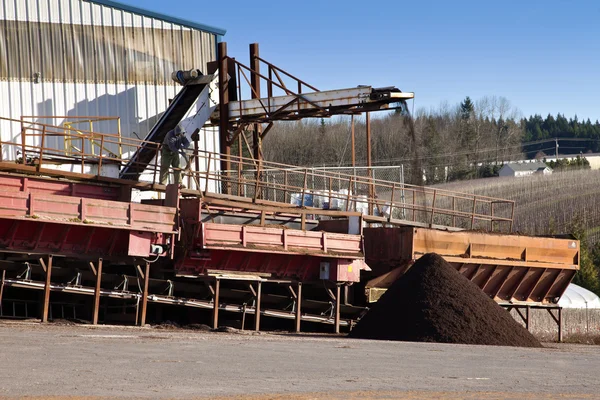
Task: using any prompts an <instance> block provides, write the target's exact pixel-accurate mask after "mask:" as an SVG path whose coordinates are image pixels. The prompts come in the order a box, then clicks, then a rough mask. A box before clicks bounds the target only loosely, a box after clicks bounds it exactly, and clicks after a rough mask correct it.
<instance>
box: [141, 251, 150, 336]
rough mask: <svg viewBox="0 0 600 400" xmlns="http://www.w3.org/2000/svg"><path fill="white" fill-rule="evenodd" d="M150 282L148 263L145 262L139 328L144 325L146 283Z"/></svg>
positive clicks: (146, 302) (146, 296)
mask: <svg viewBox="0 0 600 400" xmlns="http://www.w3.org/2000/svg"><path fill="white" fill-rule="evenodd" d="M149 281H150V263H149V262H146V270H145V271H144V288H143V292H142V312H141V313H140V326H144V325H146V312H147V311H148V282H149Z"/></svg>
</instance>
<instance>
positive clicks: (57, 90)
mask: <svg viewBox="0 0 600 400" xmlns="http://www.w3.org/2000/svg"><path fill="white" fill-rule="evenodd" d="M0 4H1V6H0V116H1V117H7V118H14V119H19V118H20V117H21V116H24V115H25V116H35V117H43V116H65V117H72V116H119V117H121V130H122V134H123V136H126V137H130V136H133V137H135V136H134V135H133V134H132V132H136V133H137V134H138V135H139V136H140V137H141V138H143V137H144V136H145V135H146V133H147V132H148V131H149V130H150V128H151V127H152V126H153V124H154V123H155V121H156V119H157V118H158V117H159V116H160V113H162V112H163V111H164V110H165V109H166V107H167V104H168V100H169V99H171V98H173V97H174V96H175V95H176V93H177V92H178V91H179V86H178V85H177V84H175V83H174V82H172V81H171V78H170V75H171V72H172V71H175V70H178V69H191V68H200V69H201V70H203V71H206V65H207V62H209V61H213V60H215V59H216V54H215V53H216V42H217V37H216V35H215V34H213V33H208V32H204V31H200V30H197V29H192V28H189V27H186V26H183V25H178V24H174V23H171V22H168V21H164V20H160V19H156V18H149V17H147V16H144V15H140V14H135V13H132V12H128V11H125V10H121V9H117V8H112V7H107V6H104V5H99V4H95V3H92V2H89V1H84V0H0ZM35 73H40V74H41V82H40V83H34V74H35ZM195 112H196V110H195V109H194V108H192V110H191V111H190V113H191V114H194V113H195ZM65 120H67V119H64V118H61V119H54V120H50V119H44V118H37V119H35V121H37V122H40V123H50V124H54V125H60V124H62V123H63V122H64V121H65ZM95 129H97V130H98V131H100V132H115V131H116V125H115V124H109V123H104V124H98V125H96V127H95ZM0 135H1V138H2V141H9V140H19V138H20V126H19V124H14V123H13V124H11V123H8V122H6V121H0ZM206 135H207V136H210V137H207V138H205V140H203V142H204V143H205V145H206V146H207V147H206V148H205V149H206V150H208V151H218V147H216V146H218V140H216V138H215V137H214V132H213V131H206ZM54 140H58V139H54ZM48 145H58V143H52V142H49V143H48ZM13 153H14V152H13ZM4 157H5V158H14V157H15V154H8V153H7V151H6V149H5V154H4Z"/></svg>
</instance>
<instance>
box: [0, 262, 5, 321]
mask: <svg viewBox="0 0 600 400" xmlns="http://www.w3.org/2000/svg"><path fill="white" fill-rule="evenodd" d="M5 279H6V270H2V282H1V283H0V317H1V316H2V297H3V296H4V280H5Z"/></svg>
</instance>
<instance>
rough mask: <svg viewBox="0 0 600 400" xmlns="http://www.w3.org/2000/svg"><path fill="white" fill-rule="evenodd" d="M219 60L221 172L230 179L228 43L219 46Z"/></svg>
mask: <svg viewBox="0 0 600 400" xmlns="http://www.w3.org/2000/svg"><path fill="white" fill-rule="evenodd" d="M217 57H218V60H219V115H220V116H221V118H220V120H219V145H220V152H221V154H222V155H223V156H224V157H225V158H224V159H221V170H222V171H225V175H226V177H227V178H228V177H229V175H230V173H231V172H230V171H231V141H230V140H229V72H228V68H227V67H228V61H227V60H228V58H227V43H225V42H221V43H219V45H218V52H217ZM232 72H233V71H232ZM224 189H225V190H224V191H225V193H227V194H230V193H231V184H230V182H229V179H227V180H226V185H225V188H224Z"/></svg>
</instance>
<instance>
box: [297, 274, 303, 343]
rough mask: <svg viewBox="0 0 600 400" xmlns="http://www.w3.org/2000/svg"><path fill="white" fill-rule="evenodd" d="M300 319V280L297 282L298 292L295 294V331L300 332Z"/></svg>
mask: <svg viewBox="0 0 600 400" xmlns="http://www.w3.org/2000/svg"><path fill="white" fill-rule="evenodd" d="M301 320H302V282H298V293H297V295H296V332H300V322H301Z"/></svg>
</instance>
